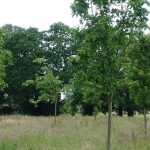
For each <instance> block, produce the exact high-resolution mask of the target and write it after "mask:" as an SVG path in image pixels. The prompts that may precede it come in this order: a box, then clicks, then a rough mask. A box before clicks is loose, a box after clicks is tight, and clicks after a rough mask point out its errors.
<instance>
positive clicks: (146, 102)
mask: <svg viewBox="0 0 150 150" xmlns="http://www.w3.org/2000/svg"><path fill="white" fill-rule="evenodd" d="M149 47H150V35H144V36H143V35H141V34H140V37H139V38H138V39H135V43H133V44H132V45H131V46H130V48H129V51H128V53H127V58H128V64H127V66H126V69H127V78H128V82H129V86H130V92H131V97H132V98H134V99H135V101H136V103H137V104H138V105H139V106H140V107H142V109H143V113H144V133H145V136H147V134H148V133H147V118H146V113H147V111H148V110H149V106H150V51H149Z"/></svg>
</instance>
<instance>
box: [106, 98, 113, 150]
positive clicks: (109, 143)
mask: <svg viewBox="0 0 150 150" xmlns="http://www.w3.org/2000/svg"><path fill="white" fill-rule="evenodd" d="M111 124H112V100H111V101H110V102H109V103H108V130H107V147H106V150H110V145H111Z"/></svg>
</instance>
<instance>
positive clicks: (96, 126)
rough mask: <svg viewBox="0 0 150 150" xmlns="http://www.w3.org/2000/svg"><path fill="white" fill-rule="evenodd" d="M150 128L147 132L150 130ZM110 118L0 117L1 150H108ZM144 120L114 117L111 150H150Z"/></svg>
mask: <svg viewBox="0 0 150 150" xmlns="http://www.w3.org/2000/svg"><path fill="white" fill-rule="evenodd" d="M149 127H150V126H149V124H148V128H149ZM106 134H107V117H106V116H103V115H99V116H98V117H97V118H96V120H95V118H94V117H89V116H80V115H77V116H67V115H64V116H59V117H57V122H56V124H55V121H54V117H32V116H21V115H12V116H0V150H105V145H106ZM149 141H150V137H147V139H146V138H144V131H143V117H142V116H136V117H131V118H128V117H117V116H113V126H112V145H111V146H112V147H111V148H112V150H150V142H149Z"/></svg>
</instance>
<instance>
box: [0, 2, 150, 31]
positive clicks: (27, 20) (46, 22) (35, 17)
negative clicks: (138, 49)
mask: <svg viewBox="0 0 150 150" xmlns="http://www.w3.org/2000/svg"><path fill="white" fill-rule="evenodd" d="M71 3H73V0H0V6H1V7H0V26H3V25H4V24H8V23H11V24H13V25H18V26H21V27H26V28H28V27H30V26H32V27H37V28H39V29H40V30H47V29H48V28H49V26H50V25H51V24H52V23H55V22H59V21H61V22H64V23H65V24H67V25H69V26H71V27H73V26H77V25H78V23H79V21H78V19H77V18H75V17H72V13H71V9H70V4H71ZM149 18H150V17H149Z"/></svg>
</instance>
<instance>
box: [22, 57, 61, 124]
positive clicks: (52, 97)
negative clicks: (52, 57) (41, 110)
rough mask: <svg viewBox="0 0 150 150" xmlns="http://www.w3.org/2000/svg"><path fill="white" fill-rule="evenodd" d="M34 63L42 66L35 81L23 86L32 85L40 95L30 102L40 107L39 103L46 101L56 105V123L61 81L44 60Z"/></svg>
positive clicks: (27, 82) (29, 81)
mask: <svg viewBox="0 0 150 150" xmlns="http://www.w3.org/2000/svg"><path fill="white" fill-rule="evenodd" d="M34 63H36V64H38V65H40V66H41V67H40V69H39V70H38V72H37V74H36V77H35V80H27V81H26V82H25V83H24V84H23V85H24V86H26V87H29V86H31V85H33V86H35V87H36V90H37V92H38V93H39V94H38V96H37V98H35V97H32V98H31V99H30V102H31V103H33V104H34V105H35V107H38V105H39V103H40V102H42V101H44V102H47V103H51V104H53V103H54V104H55V112H54V114H55V122H56V116H57V100H58V94H59V93H60V83H61V82H60V80H59V79H58V78H57V77H55V76H54V75H53V72H52V71H51V70H50V69H49V68H48V67H47V65H46V63H45V60H44V59H43V58H37V59H36V60H34Z"/></svg>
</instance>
